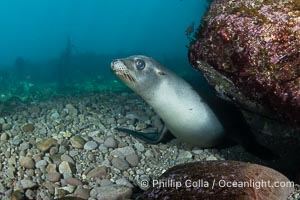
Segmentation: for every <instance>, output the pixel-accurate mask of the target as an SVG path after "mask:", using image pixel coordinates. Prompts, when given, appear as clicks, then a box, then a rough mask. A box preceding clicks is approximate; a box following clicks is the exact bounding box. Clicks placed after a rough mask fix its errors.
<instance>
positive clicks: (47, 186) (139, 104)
mask: <svg viewBox="0 0 300 200" xmlns="http://www.w3.org/2000/svg"><path fill="white" fill-rule="evenodd" d="M0 124H1V126H0V127H1V136H0V161H1V162H0V199H3V200H5V199H11V198H12V199H26V198H27V199H43V200H47V199H56V198H61V197H65V196H76V197H80V198H82V199H90V200H93V199H134V198H135V197H136V195H137V194H138V193H141V192H142V191H143V190H144V189H146V188H147V186H146V185H145V181H148V182H149V183H150V182H151V180H153V179H156V178H157V177H159V176H160V175H161V174H162V173H163V172H165V171H166V170H167V169H169V168H170V167H172V166H175V165H177V164H181V163H187V162H193V161H204V160H228V159H231V160H244V161H252V162H255V163H263V161H262V160H260V159H258V158H256V157H254V156H252V155H250V154H248V153H247V152H245V151H244V150H243V148H241V147H240V146H233V147H229V148H225V149H221V150H217V149H200V148H195V147H190V146H189V145H187V144H183V143H181V142H180V141H178V140H176V139H173V140H171V141H170V142H168V143H166V144H162V143H160V144H157V145H150V144H145V143H143V142H141V141H139V140H137V139H135V138H133V137H131V136H129V135H127V134H126V133H121V132H117V131H115V130H114V128H115V127H117V126H122V127H127V128H131V129H135V130H138V131H150V132H153V131H155V130H159V129H160V128H162V123H161V121H160V119H159V117H158V116H157V115H156V114H155V113H154V111H153V110H152V109H151V108H150V107H149V106H148V105H146V103H145V102H144V101H142V99H140V98H139V97H138V96H137V95H136V94H132V93H126V92H101V93H89V94H83V95H65V96H56V97H52V98H49V99H46V100H43V101H35V102H31V103H19V104H18V103H17V104H16V105H14V107H12V108H11V110H10V111H9V112H7V111H6V112H5V114H3V113H2V115H1V116H0ZM297 187H298V186H297V185H296V189H297ZM298 189H299V188H298ZM290 199H300V195H299V190H298V192H295V193H294V194H292V195H291V197H290Z"/></svg>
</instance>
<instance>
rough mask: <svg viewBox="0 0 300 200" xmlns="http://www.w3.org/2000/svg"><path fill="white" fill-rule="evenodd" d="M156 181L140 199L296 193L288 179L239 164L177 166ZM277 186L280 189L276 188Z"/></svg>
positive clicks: (277, 197)
mask: <svg viewBox="0 0 300 200" xmlns="http://www.w3.org/2000/svg"><path fill="white" fill-rule="evenodd" d="M156 182H158V183H157V184H155V185H154V186H153V187H150V188H149V189H148V190H147V191H145V192H144V194H143V195H142V196H141V197H140V199H220V200H222V199H224V200H225V199H243V200H251V199H256V200H267V199H270V200H271V199H272V200H283V199H287V198H288V196H289V194H291V193H292V192H293V191H294V188H293V187H290V186H289V185H288V184H289V183H290V182H289V180H288V179H287V178H286V177H285V176H284V175H282V174H280V173H279V172H277V171H275V170H273V169H271V168H268V167H264V166H261V165H257V164H250V163H244V162H238V161H206V162H195V163H188V164H182V165H178V166H175V167H172V168H171V169H169V170H167V171H166V172H165V173H164V174H163V175H162V176H161V177H160V178H159V179H158V180H157V181H156ZM156 182H154V183H156ZM277 183H280V184H281V187H277Z"/></svg>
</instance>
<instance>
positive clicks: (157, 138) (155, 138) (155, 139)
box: [115, 127, 170, 144]
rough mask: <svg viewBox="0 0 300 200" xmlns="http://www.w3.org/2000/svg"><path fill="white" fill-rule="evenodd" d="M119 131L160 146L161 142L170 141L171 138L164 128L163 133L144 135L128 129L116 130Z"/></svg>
mask: <svg viewBox="0 0 300 200" xmlns="http://www.w3.org/2000/svg"><path fill="white" fill-rule="evenodd" d="M115 129H116V130H117V131H122V132H125V133H128V134H130V135H133V136H134V137H136V138H138V139H140V140H142V141H145V142H146V143H149V144H158V143H160V142H165V140H168V139H169V138H170V135H169V134H168V131H167V128H166V127H164V128H163V130H162V132H161V133H155V132H154V133H143V132H137V131H133V130H130V129H127V128H115Z"/></svg>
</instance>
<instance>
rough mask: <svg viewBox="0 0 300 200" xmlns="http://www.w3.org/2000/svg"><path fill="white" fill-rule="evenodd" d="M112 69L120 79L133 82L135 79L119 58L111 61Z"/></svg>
mask: <svg viewBox="0 0 300 200" xmlns="http://www.w3.org/2000/svg"><path fill="white" fill-rule="evenodd" d="M111 69H112V71H113V72H114V73H115V74H116V75H117V76H118V77H119V78H120V79H122V80H124V81H126V80H127V81H129V82H135V81H136V79H135V78H134V77H133V76H132V74H131V73H130V71H129V70H128V68H127V66H126V65H125V64H124V63H123V62H122V61H121V60H114V61H113V62H111Z"/></svg>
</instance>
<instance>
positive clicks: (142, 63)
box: [135, 59, 146, 70]
mask: <svg viewBox="0 0 300 200" xmlns="http://www.w3.org/2000/svg"><path fill="white" fill-rule="evenodd" d="M145 65H146V64H145V61H143V60H142V59H137V60H136V61H135V66H136V68H137V69H138V70H142V69H144V68H145Z"/></svg>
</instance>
